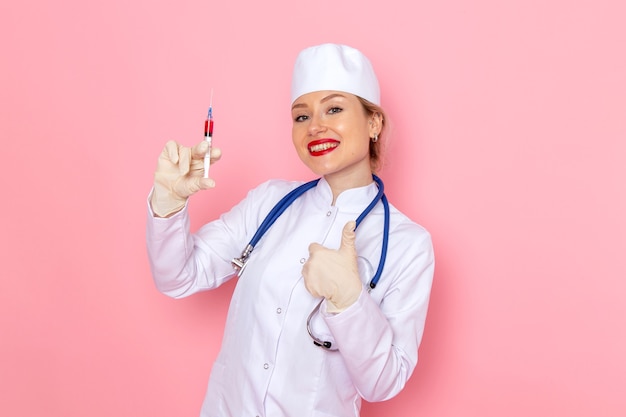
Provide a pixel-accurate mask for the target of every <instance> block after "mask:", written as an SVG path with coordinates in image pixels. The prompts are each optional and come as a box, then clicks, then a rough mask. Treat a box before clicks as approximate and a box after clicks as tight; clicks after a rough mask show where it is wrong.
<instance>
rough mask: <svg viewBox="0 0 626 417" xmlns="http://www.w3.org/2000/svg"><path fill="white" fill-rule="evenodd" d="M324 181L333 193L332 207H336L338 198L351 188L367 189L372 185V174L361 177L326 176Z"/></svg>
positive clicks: (360, 175) (361, 175)
mask: <svg viewBox="0 0 626 417" xmlns="http://www.w3.org/2000/svg"><path fill="white" fill-rule="evenodd" d="M324 179H325V180H326V182H327V183H328V185H329V186H330V189H331V190H332V192H333V202H332V205H333V206H334V205H335V202H336V201H337V197H339V194H341V193H342V192H344V191H346V190H349V189H351V188H358V187H365V186H366V185H369V184H371V183H372V181H373V179H372V173H371V172H367V173H363V174H359V175H354V174H353V175H341V176H336V175H332V174H331V175H325V176H324Z"/></svg>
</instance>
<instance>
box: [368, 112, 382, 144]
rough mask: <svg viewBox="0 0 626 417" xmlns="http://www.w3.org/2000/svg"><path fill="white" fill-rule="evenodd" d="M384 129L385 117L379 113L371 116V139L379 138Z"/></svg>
mask: <svg viewBox="0 0 626 417" xmlns="http://www.w3.org/2000/svg"><path fill="white" fill-rule="evenodd" d="M382 129H383V115H382V114H380V113H378V112H375V113H372V115H371V116H370V121H369V133H370V138H373V137H374V136H378V135H379V134H380V131H381V130H382Z"/></svg>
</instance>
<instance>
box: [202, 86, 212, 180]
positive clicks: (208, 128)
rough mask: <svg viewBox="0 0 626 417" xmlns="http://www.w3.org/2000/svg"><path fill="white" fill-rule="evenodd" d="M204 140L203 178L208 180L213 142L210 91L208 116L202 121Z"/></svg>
mask: <svg viewBox="0 0 626 417" xmlns="http://www.w3.org/2000/svg"><path fill="white" fill-rule="evenodd" d="M204 140H205V141H207V142H208V143H209V148H208V149H207V151H206V155H204V178H209V168H210V167H211V145H212V143H211V142H212V141H213V90H211V101H210V102H209V114H208V115H207V117H206V120H205V121H204Z"/></svg>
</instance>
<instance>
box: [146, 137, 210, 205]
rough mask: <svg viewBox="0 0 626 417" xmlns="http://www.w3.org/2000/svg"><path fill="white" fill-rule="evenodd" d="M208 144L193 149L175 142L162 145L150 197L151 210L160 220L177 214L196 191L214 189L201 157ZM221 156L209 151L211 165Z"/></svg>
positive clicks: (204, 143)
mask: <svg viewBox="0 0 626 417" xmlns="http://www.w3.org/2000/svg"><path fill="white" fill-rule="evenodd" d="M207 150H208V143H207V142H204V141H202V142H200V143H198V144H197V145H195V146H194V147H193V148H189V147H185V146H182V145H179V144H178V143H176V142H174V141H169V142H167V143H166V144H165V147H164V148H163V151H162V152H161V155H160V156H159V160H158V162H157V169H156V171H155V173H154V189H153V191H152V197H151V198H150V205H151V206H152V211H153V212H154V214H156V215H157V216H159V217H168V216H171V215H172V214H174V213H176V212H178V211H180V210H181V209H182V208H183V207H184V206H185V203H186V201H187V198H188V197H189V196H190V195H192V194H194V193H195V192H197V191H199V190H206V189H208V188H213V187H215V181H213V180H212V179H211V178H203V176H204V155H206V152H207ZM221 156H222V153H221V151H220V150H219V149H218V148H212V149H211V163H213V162H215V161H217V160H219V159H220V157H221Z"/></svg>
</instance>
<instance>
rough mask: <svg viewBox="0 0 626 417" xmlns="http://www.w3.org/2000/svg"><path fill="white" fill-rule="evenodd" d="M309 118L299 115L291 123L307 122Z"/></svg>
mask: <svg viewBox="0 0 626 417" xmlns="http://www.w3.org/2000/svg"><path fill="white" fill-rule="evenodd" d="M308 118H309V116H307V115H305V114H301V115H299V116H296V117H295V118H294V119H293V121H294V122H304V121H305V120H307V119H308Z"/></svg>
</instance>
